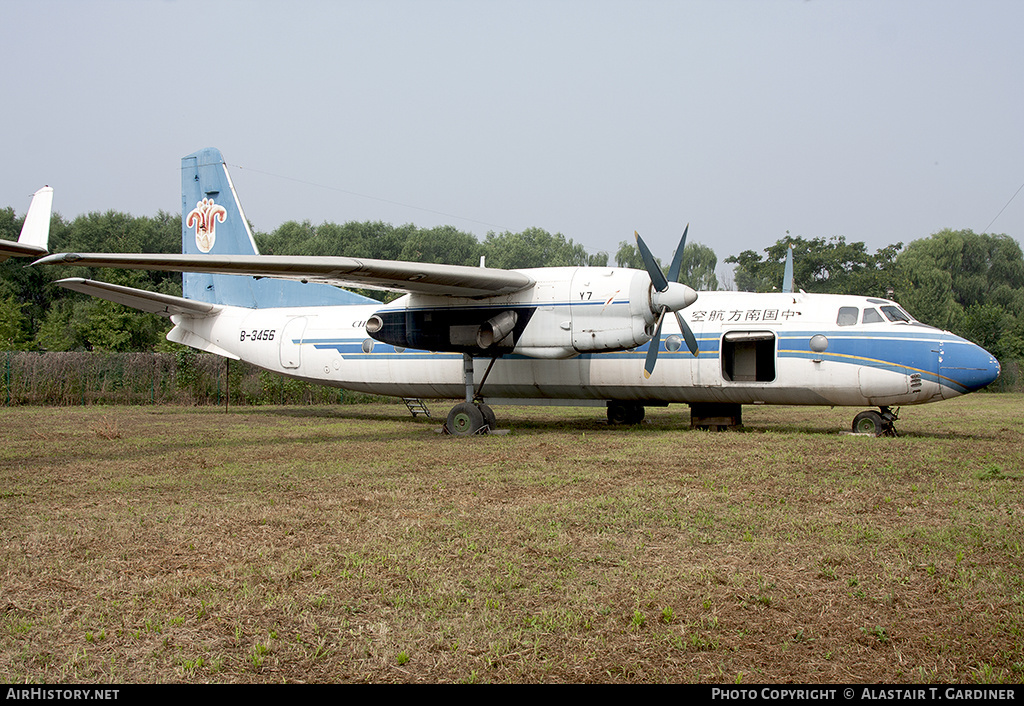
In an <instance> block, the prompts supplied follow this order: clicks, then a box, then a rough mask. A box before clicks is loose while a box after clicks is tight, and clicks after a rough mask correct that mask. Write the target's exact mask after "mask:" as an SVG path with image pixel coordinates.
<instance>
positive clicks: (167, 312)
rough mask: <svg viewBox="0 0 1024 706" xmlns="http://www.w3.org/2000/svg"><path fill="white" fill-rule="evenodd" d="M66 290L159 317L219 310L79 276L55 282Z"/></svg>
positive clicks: (165, 295)
mask: <svg viewBox="0 0 1024 706" xmlns="http://www.w3.org/2000/svg"><path fill="white" fill-rule="evenodd" d="M54 284H58V285H60V286H61V287H64V288H65V289H70V290H73V291H75V292H82V293H83V294H88V295H90V296H93V297H99V298H100V299H106V300H107V301H111V302H114V303H115V304H123V305H125V306H129V307H131V308H133V309H139V310H140V311H145V312H148V313H150V314H160V315H161V316H168V317H169V316H173V315H174V314H185V315H187V316H208V315H210V314H213V313H215V312H216V311H218V310H219V309H220V308H221V307H219V306H217V305H216V304H207V303H206V302H197V301H193V300H191V299H183V298H182V297H175V296H172V295H170V294H159V293H157V292H147V291H146V290H144V289H133V288H132V287H124V286H121V285H119V284H109V283H107V282H97V281H96V280H91V279H82V278H81V277H69V278H68V279H62V280H58V281H57V282H54Z"/></svg>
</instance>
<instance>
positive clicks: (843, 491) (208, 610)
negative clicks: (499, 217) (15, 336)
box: [0, 394, 1024, 683]
mask: <svg viewBox="0 0 1024 706" xmlns="http://www.w3.org/2000/svg"><path fill="white" fill-rule="evenodd" d="M432 408H433V410H434V412H435V416H440V415H443V414H445V413H446V412H447V407H446V406H444V405H442V404H440V403H436V404H433V405H432ZM856 411H857V410H854V409H827V408H825V409H823V408H791V407H787V408H764V407H747V408H745V409H744V422H745V424H746V427H745V430H744V431H736V432H720V433H712V432H701V431H690V430H688V429H687V428H686V426H687V424H688V419H689V417H688V414H689V413H688V409H687V407H685V406H674V407H670V408H668V409H651V410H648V418H647V421H646V422H645V423H644V424H643V425H642V426H640V427H636V428H621V427H609V426H608V425H607V424H606V423H605V422H604V413H603V410H600V409H577V408H516V407H511V408H501V409H499V410H498V418H499V423H500V425H501V426H503V427H505V428H507V429H509V430H510V433H508V434H507V435H498V436H490V437H474V438H450V437H441V436H438V435H437V434H436V433H435V429H436V428H437V427H439V426H440V420H439V419H435V420H428V419H425V418H423V417H418V418H416V419H413V418H412V417H410V415H409V414H408V412H407V411H406V410H405V408H404V407H403V406H401V405H368V406H334V407H308V408H304V407H263V408H237V409H231V410H229V411H227V412H225V410H224V409H223V408H181V407H74V408H71V407H64V408H39V407H25V408H5V409H3V410H2V411H0V419H2V421H3V429H4V443H3V446H2V447H0V532H2V536H3V543H2V549H0V551H2V557H0V586H2V593H0V682H6V683H15V682H47V683H56V682H65V683H71V682H75V683H82V682H90V683H102V682H116V683H136V682H171V681H174V682H611V683H614V682H698V681H700V682H723V683H737V682H738V683H751V682H790V681H793V682H915V683H922V682H956V683H975V682H1011V683H1021V682H1022V681H1024V646H1022V643H1024V641H1022V635H1024V568H1022V567H1024V544H1022V543H1024V498H1022V488H1024V396H1022V395H1010V394H1006V395H994V394H976V395H971V396H968V397H965V398H961V399H958V400H953V401H949V402H944V403H941V404H936V405H930V406H924V407H916V408H904V410H903V414H902V416H903V419H901V420H900V422H898V424H897V428H898V430H899V431H900V433H901V436H899V437H897V438H877V439H876V438H865V437H858V436H851V435H846V434H843V433H842V432H844V431H845V430H846V429H848V428H849V424H850V421H851V420H852V418H853V415H854V413H855V412H856Z"/></svg>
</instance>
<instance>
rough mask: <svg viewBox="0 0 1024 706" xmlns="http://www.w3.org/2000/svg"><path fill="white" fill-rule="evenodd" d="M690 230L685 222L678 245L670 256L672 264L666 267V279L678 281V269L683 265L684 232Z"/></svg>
mask: <svg viewBox="0 0 1024 706" xmlns="http://www.w3.org/2000/svg"><path fill="white" fill-rule="evenodd" d="M689 230H690V224H689V223H687V224H686V228H684V229H683V237H682V238H680V239H679V247H677V248H676V254H675V255H674V256H673V257H672V264H671V265H670V266H669V268H668V281H669V282H678V281H679V270H680V268H681V267H682V266H683V250H684V249H685V248H686V234H687V233H688V232H689Z"/></svg>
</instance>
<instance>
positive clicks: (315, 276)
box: [33, 253, 534, 297]
mask: <svg viewBox="0 0 1024 706" xmlns="http://www.w3.org/2000/svg"><path fill="white" fill-rule="evenodd" d="M33 264H35V265H79V266H83V267H120V268H125V269H133V270H157V271H164V272H204V273H213V274H225V275H248V276H251V277H273V278H276V279H286V280H296V281H299V282H320V283H323V284H331V285H335V286H340V287H366V288H369V289H384V290H388V291H399V292H416V293H419V294H432V295H443V296H453V297H490V296H495V295H498V294H511V293H512V292H518V291H520V290H523V289H528V288H530V287H532V286H533V284H534V280H533V278H532V277H530V276H529V275H527V274H524V273H522V272H516V271H513V270H492V269H487V268H483V267H467V266H464V265H437V264H433V263H426V262H399V261H392V260H368V259H356V258H351V257H311V256H305V257H290V256H284V255H164V254H152V253H144V254H137V253H59V254H57V255H50V256H49V257H44V258H43V259H41V260H37V261H36V262H35V263H33Z"/></svg>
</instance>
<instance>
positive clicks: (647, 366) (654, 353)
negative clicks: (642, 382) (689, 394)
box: [644, 309, 666, 379]
mask: <svg viewBox="0 0 1024 706" xmlns="http://www.w3.org/2000/svg"><path fill="white" fill-rule="evenodd" d="M665 311H666V310H665V309H662V310H661V316H659V317H658V325H657V327H656V328H655V329H654V335H653V336H652V337H651V344H650V345H649V346H648V347H647V360H645V361H644V378H645V379H646V378H649V377H651V373H653V372H654V364H655V363H657V362H658V349H659V348H661V322H662V321H663V320H664V319H665Z"/></svg>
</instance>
